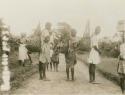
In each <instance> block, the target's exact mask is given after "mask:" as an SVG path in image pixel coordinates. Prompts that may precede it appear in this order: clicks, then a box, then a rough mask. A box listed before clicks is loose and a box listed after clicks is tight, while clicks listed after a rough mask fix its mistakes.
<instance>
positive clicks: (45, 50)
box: [39, 29, 50, 63]
mask: <svg viewBox="0 0 125 95" xmlns="http://www.w3.org/2000/svg"><path fill="white" fill-rule="evenodd" d="M47 36H50V34H49V31H48V30H47V29H44V30H43V31H42V33H41V52H40V57H39V61H41V62H42V63H49V62H50V42H48V43H45V42H44V40H45V38H46V37H47Z"/></svg>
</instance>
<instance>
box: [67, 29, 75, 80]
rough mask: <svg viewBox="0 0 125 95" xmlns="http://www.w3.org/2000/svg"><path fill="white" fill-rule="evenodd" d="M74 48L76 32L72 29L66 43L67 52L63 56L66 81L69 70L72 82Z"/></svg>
mask: <svg viewBox="0 0 125 95" xmlns="http://www.w3.org/2000/svg"><path fill="white" fill-rule="evenodd" d="M76 48H77V41H76V31H75V30H74V29H72V30H71V36H70V39H69V42H68V48H67V49H68V51H67V53H66V54H65V59H66V74H67V80H69V70H71V77H72V81H73V80H74V66H75V64H76V63H77V60H76Z"/></svg>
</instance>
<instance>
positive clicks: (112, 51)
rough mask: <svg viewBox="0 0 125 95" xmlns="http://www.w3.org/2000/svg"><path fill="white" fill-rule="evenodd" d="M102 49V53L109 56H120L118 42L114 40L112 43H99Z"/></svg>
mask: <svg viewBox="0 0 125 95" xmlns="http://www.w3.org/2000/svg"><path fill="white" fill-rule="evenodd" d="M99 47H100V50H101V52H102V55H104V56H108V57H114V58H116V57H118V56H119V53H120V52H119V50H118V43H117V42H112V43H106V42H101V43H100V44H99Z"/></svg>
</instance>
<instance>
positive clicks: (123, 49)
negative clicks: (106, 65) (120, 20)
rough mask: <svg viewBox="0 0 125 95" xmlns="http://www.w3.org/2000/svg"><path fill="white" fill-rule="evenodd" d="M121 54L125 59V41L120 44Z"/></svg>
mask: <svg viewBox="0 0 125 95" xmlns="http://www.w3.org/2000/svg"><path fill="white" fill-rule="evenodd" d="M120 56H121V57H122V58H123V59H125V43H123V44H121V45H120Z"/></svg>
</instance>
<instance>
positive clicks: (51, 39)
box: [50, 31, 54, 71]
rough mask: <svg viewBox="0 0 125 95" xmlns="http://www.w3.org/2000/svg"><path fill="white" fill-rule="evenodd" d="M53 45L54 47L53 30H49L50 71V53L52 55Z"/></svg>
mask: <svg viewBox="0 0 125 95" xmlns="http://www.w3.org/2000/svg"><path fill="white" fill-rule="evenodd" d="M53 47H54V32H53V31H51V32H50V69H51V71H52V55H53Z"/></svg>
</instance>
